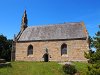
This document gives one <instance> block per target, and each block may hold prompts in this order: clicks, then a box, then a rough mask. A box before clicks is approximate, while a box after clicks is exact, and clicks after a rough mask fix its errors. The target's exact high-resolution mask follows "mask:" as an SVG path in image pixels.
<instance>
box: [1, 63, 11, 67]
mask: <svg viewBox="0 0 100 75" xmlns="http://www.w3.org/2000/svg"><path fill="white" fill-rule="evenodd" d="M6 67H12V65H11V62H6V63H0V68H6Z"/></svg>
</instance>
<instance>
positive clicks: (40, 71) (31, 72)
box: [0, 62, 63, 75]
mask: <svg viewBox="0 0 100 75" xmlns="http://www.w3.org/2000/svg"><path fill="white" fill-rule="evenodd" d="M0 75H63V71H62V65H59V64H57V63H56V62H12V63H11V67H4V68H0Z"/></svg>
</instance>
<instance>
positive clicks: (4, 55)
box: [0, 35, 12, 61]
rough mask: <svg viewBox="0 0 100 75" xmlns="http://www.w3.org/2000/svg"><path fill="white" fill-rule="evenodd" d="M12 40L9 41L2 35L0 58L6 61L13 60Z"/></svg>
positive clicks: (0, 37) (0, 36)
mask: <svg viewBox="0 0 100 75" xmlns="http://www.w3.org/2000/svg"><path fill="white" fill-rule="evenodd" d="M11 47H12V40H8V39H7V38H6V37H5V36H4V35H0V58H1V59H5V60H6V61H10V60H11Z"/></svg>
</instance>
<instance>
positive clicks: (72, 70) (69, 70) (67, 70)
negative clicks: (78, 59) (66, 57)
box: [63, 64, 77, 75]
mask: <svg viewBox="0 0 100 75" xmlns="http://www.w3.org/2000/svg"><path fill="white" fill-rule="evenodd" d="M63 71H64V72H65V74H71V75H73V74H75V73H76V72H77V70H76V68H75V66H74V65H70V64H65V65H63Z"/></svg>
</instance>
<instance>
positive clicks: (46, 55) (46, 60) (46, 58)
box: [43, 53, 49, 62]
mask: <svg viewBox="0 0 100 75" xmlns="http://www.w3.org/2000/svg"><path fill="white" fill-rule="evenodd" d="M48 57H49V55H48V53H45V54H44V55H43V58H44V62H48V61H49V58H48Z"/></svg>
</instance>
